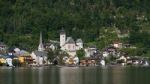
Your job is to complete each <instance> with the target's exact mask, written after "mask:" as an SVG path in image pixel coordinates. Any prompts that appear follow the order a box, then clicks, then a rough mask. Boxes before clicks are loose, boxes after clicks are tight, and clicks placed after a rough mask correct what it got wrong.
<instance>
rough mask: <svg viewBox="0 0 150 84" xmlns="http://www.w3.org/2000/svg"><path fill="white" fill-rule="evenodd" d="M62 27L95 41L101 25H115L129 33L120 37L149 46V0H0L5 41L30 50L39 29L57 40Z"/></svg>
mask: <svg viewBox="0 0 150 84" xmlns="http://www.w3.org/2000/svg"><path fill="white" fill-rule="evenodd" d="M62 27H63V28H64V29H65V30H66V32H67V34H68V35H69V36H73V37H74V38H78V37H80V38H82V39H83V41H84V42H86V43H89V42H94V43H96V44H98V45H101V44H100V43H103V42H102V41H103V39H101V38H99V37H100V36H101V35H102V34H101V31H102V29H105V28H109V29H111V28H112V29H113V28H117V29H119V30H121V32H127V31H128V32H129V33H130V37H129V38H125V39H124V40H123V41H125V42H129V43H131V44H134V45H137V46H140V47H141V46H142V47H144V48H145V49H149V48H150V0H0V40H1V41H3V42H5V43H6V44H7V45H10V46H18V47H21V48H27V49H31V50H32V49H33V48H36V47H37V45H38V40H39V39H38V37H39V32H40V31H42V32H43V37H44V41H45V42H46V41H47V40H48V39H53V40H58V39H59V30H60V29H61V28H62ZM110 37H111V35H110ZM106 39H107V38H106ZM108 39H109V38H108Z"/></svg>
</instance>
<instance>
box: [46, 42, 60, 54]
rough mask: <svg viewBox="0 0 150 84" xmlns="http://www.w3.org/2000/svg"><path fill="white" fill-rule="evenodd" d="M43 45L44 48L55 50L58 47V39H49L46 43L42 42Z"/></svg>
mask: <svg viewBox="0 0 150 84" xmlns="http://www.w3.org/2000/svg"><path fill="white" fill-rule="evenodd" d="M44 47H45V49H46V50H49V49H50V50H53V51H54V50H57V49H58V47H59V42H58V41H54V40H49V42H48V43H45V44H44Z"/></svg>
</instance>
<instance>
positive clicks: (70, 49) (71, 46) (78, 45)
mask: <svg viewBox="0 0 150 84" xmlns="http://www.w3.org/2000/svg"><path fill="white" fill-rule="evenodd" d="M60 47H61V50H62V51H65V52H67V53H68V54H69V55H70V56H72V57H74V56H76V51H77V50H80V49H82V48H83V41H82V39H77V40H76V41H74V39H73V38H72V37H66V32H65V30H64V29H62V30H61V31H60Z"/></svg>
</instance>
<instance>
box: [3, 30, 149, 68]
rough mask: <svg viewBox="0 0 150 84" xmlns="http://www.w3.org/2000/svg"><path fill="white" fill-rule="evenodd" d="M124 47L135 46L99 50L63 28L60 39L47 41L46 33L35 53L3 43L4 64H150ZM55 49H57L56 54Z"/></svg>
mask: <svg viewBox="0 0 150 84" xmlns="http://www.w3.org/2000/svg"><path fill="white" fill-rule="evenodd" d="M122 48H130V49H134V48H136V47H134V46H132V45H130V44H123V43H121V42H119V41H115V42H113V43H112V44H110V45H108V46H107V47H106V48H104V49H102V50H99V49H98V48H97V46H95V45H92V46H86V47H84V43H83V41H82V39H81V38H79V39H76V41H75V40H74V39H73V38H72V37H67V36H66V32H65V30H64V29H62V30H61V31H60V41H54V40H50V41H49V43H44V44H43V39H42V33H40V36H39V46H38V47H37V49H35V50H34V51H32V52H28V51H26V50H21V49H19V48H17V47H9V46H7V45H5V43H3V42H0V66H8V67H19V66H20V67H25V66H29V67H38V66H49V65H58V66H115V65H120V66H149V63H150V61H149V58H148V57H141V56H129V55H128V53H125V52H122V51H120V49H122ZM54 52H57V54H56V53H54Z"/></svg>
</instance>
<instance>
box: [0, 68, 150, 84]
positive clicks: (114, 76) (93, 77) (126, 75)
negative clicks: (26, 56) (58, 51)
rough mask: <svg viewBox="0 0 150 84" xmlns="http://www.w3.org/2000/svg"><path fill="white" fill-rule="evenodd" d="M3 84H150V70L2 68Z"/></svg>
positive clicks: (0, 73) (0, 71) (0, 75)
mask: <svg viewBox="0 0 150 84" xmlns="http://www.w3.org/2000/svg"><path fill="white" fill-rule="evenodd" d="M0 84H150V68H149V67H121V66H114V67H56V66H51V67H31V68H23V67H19V68H9V67H0Z"/></svg>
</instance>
